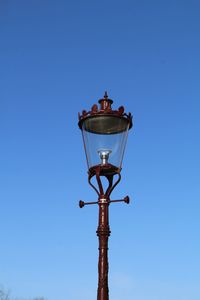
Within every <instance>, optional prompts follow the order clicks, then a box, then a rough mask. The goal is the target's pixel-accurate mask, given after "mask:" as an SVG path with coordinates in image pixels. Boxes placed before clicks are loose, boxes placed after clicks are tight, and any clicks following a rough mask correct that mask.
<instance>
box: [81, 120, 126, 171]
mask: <svg viewBox="0 0 200 300" xmlns="http://www.w3.org/2000/svg"><path fill="white" fill-rule="evenodd" d="M128 129H129V121H128V120H126V119H124V118H120V117H115V116H109V115H107V116H95V117H91V118H88V119H86V120H85V121H84V122H83V124H82V134H83V141H84V147H85V152H86V158H87V164H88V168H91V167H93V166H96V165H99V164H105V163H109V164H112V165H114V166H115V167H117V168H121V165H122V159H123V154H124V150H125V145H126V141H127V135H128Z"/></svg>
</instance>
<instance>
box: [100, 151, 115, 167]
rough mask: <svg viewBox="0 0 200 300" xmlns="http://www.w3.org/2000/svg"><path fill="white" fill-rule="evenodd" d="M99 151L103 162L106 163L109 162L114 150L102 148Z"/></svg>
mask: <svg viewBox="0 0 200 300" xmlns="http://www.w3.org/2000/svg"><path fill="white" fill-rule="evenodd" d="M97 152H98V153H99V156H100V158H101V164H102V165H106V164H107V163H108V158H109V155H110V153H111V152H112V151H111V150H107V149H100V150H98V151H97Z"/></svg>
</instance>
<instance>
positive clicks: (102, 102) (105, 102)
mask: <svg viewBox="0 0 200 300" xmlns="http://www.w3.org/2000/svg"><path fill="white" fill-rule="evenodd" d="M98 102H99V104H100V106H101V109H102V110H104V109H106V108H107V109H111V105H112V104H113V100H111V99H109V98H108V93H107V91H105V94H104V97H103V98H102V99H99V101H98Z"/></svg>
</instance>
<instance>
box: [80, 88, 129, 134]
mask: <svg viewBox="0 0 200 300" xmlns="http://www.w3.org/2000/svg"><path fill="white" fill-rule="evenodd" d="M98 102H99V104H100V107H99V108H98V105H97V104H94V105H93V106H92V108H91V110H90V111H86V110H83V111H82V114H80V113H79V115H78V117H79V123H78V125H79V128H80V129H82V126H83V123H84V129H85V130H86V131H88V132H91V133H95V134H106V135H107V134H117V133H120V132H123V131H125V130H126V128H127V124H129V129H130V128H131V127H132V115H131V113H128V114H126V113H125V112H124V107H123V106H120V107H119V108H118V110H113V109H112V103H113V100H111V99H109V98H108V95H107V92H105V95H104V98H103V99H100V100H99V101H98ZM119 119H120V124H119Z"/></svg>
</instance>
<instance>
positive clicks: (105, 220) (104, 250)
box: [97, 196, 110, 300]
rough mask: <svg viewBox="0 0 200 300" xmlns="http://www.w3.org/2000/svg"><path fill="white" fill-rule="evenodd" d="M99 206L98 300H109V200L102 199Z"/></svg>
mask: <svg viewBox="0 0 200 300" xmlns="http://www.w3.org/2000/svg"><path fill="white" fill-rule="evenodd" d="M98 204H99V225H98V228H97V236H98V238H99V263H98V274H99V275H98V276H99V278H98V290H97V300H109V288H108V268H109V264H108V238H109V236H110V227H109V199H106V198H104V196H103V197H101V198H100V199H99V201H98Z"/></svg>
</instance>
